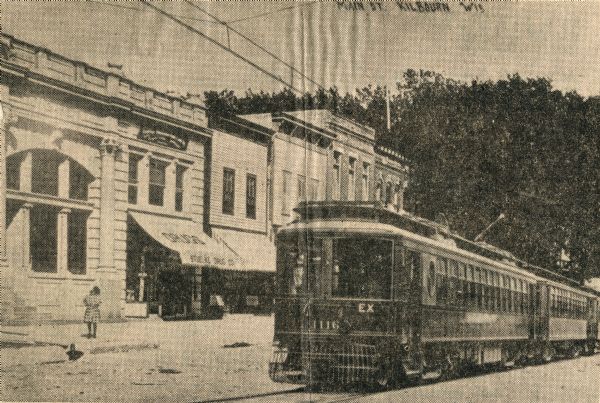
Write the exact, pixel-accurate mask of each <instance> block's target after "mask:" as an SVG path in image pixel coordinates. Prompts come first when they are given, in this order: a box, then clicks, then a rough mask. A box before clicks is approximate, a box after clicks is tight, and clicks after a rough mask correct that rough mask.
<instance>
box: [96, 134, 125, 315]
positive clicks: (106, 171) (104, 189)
mask: <svg viewBox="0 0 600 403" xmlns="http://www.w3.org/2000/svg"><path fill="white" fill-rule="evenodd" d="M118 151H119V150H118V144H117V143H116V142H115V141H114V140H112V139H104V140H102V142H101V144H100V158H101V174H100V175H101V177H100V262H99V265H98V268H97V270H96V279H97V284H98V286H99V287H100V291H101V295H102V300H103V303H102V306H103V312H105V315H104V317H103V319H117V318H118V317H119V316H120V298H121V292H120V283H119V278H118V273H117V272H116V269H115V256H114V254H115V158H116V154H117V152H118Z"/></svg>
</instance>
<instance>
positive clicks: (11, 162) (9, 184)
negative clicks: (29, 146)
mask: <svg viewBox="0 0 600 403" xmlns="http://www.w3.org/2000/svg"><path fill="white" fill-rule="evenodd" d="M20 162H21V161H20V159H19V158H8V159H7V161H6V188H7V189H13V190H19V188H20V186H21V183H20V178H19V175H20V174H19V172H20Z"/></svg>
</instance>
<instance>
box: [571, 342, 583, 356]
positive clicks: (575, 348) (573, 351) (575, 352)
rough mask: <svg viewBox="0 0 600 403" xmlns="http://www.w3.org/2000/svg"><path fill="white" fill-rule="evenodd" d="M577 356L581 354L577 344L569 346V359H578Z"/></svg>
mask: <svg viewBox="0 0 600 403" xmlns="http://www.w3.org/2000/svg"><path fill="white" fill-rule="evenodd" d="M579 354H581V347H580V346H578V345H577V344H574V345H573V346H571V348H570V349H569V358H577V357H579Z"/></svg>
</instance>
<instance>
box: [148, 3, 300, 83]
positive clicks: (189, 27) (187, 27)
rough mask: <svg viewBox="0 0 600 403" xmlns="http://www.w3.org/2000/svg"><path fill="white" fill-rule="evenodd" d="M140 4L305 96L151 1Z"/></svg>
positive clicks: (282, 80)
mask: <svg viewBox="0 0 600 403" xmlns="http://www.w3.org/2000/svg"><path fill="white" fill-rule="evenodd" d="M140 3H141V4H143V5H145V6H147V7H149V8H151V9H153V10H155V11H156V12H158V13H159V14H161V15H163V16H165V17H167V18H168V19H170V20H172V21H174V22H176V23H177V24H179V25H181V26H183V27H185V28H186V29H187V30H188V31H191V32H193V33H195V34H196V35H200V36H201V37H203V38H205V39H207V40H208V41H210V42H211V43H213V44H215V45H217V46H218V47H220V48H221V49H223V50H225V51H227V52H229V53H231V54H232V55H234V56H236V57H237V58H239V59H241V60H243V61H244V62H246V63H248V64H249V65H251V66H252V67H254V68H255V69H257V70H259V71H261V72H263V73H264V74H266V75H268V76H269V77H271V78H272V79H274V80H276V81H278V82H280V83H281V84H283V85H285V86H286V87H289V88H291V89H292V90H294V91H296V92H298V93H299V94H304V91H302V90H300V89H298V88H296V87H294V85H293V83H289V84H288V83H287V82H286V81H285V80H284V79H283V78H281V77H280V76H277V75H275V74H273V73H271V72H270V71H267V70H265V69H264V68H262V67H261V66H259V65H258V64H256V63H254V62H253V61H251V60H250V59H248V58H246V57H244V56H243V55H241V54H239V53H238V52H236V51H234V50H233V49H231V48H229V47H227V46H226V45H223V44H222V43H221V42H219V41H217V40H216V39H213V38H211V37H210V36H208V35H206V34H205V33H203V32H201V31H199V30H197V29H196V28H194V27H192V26H190V25H188V24H186V23H185V22H183V21H181V20H180V19H178V18H177V17H175V16H174V15H172V14H170V13H168V12H166V11H164V10H162V9H160V8H158V7H156V6H155V5H154V4H152V3H151V2H150V0H140Z"/></svg>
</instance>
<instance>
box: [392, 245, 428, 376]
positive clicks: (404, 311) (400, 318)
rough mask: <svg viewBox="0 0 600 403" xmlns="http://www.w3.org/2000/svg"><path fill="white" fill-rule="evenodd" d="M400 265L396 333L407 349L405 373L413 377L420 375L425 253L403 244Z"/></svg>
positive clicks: (395, 298) (398, 254)
mask: <svg viewBox="0 0 600 403" xmlns="http://www.w3.org/2000/svg"><path fill="white" fill-rule="evenodd" d="M396 256H398V257H399V259H397V262H398V264H397V265H396V271H395V276H394V277H395V280H394V305H395V311H396V332H397V333H398V335H400V336H401V342H402V343H403V344H404V345H405V348H406V350H405V351H406V353H407V354H406V355H404V356H403V360H402V361H403V366H404V373H405V375H406V376H409V377H412V376H415V375H417V374H420V371H421V367H420V364H421V358H420V347H419V346H420V344H421V290H422V284H421V283H422V268H421V264H422V259H421V253H420V252H417V251H415V250H412V249H410V248H407V247H405V246H404V245H401V244H399V245H398V246H397V248H396Z"/></svg>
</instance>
